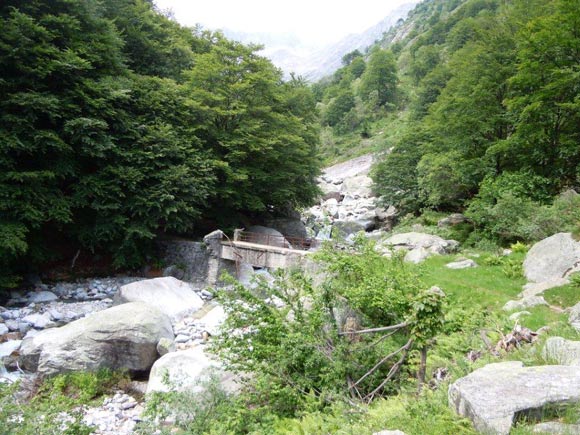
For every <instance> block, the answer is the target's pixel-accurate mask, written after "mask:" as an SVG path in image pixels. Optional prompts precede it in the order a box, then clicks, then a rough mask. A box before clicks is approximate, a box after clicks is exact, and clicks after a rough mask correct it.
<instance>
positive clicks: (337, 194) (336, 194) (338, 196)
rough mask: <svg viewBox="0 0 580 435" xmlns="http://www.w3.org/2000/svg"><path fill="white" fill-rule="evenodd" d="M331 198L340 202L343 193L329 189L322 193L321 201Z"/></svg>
mask: <svg viewBox="0 0 580 435" xmlns="http://www.w3.org/2000/svg"><path fill="white" fill-rule="evenodd" d="M331 198H333V199H336V201H337V202H340V201H342V200H343V199H344V195H343V194H342V193H340V192H339V191H337V190H331V191H328V192H326V193H325V194H324V196H323V197H322V201H328V200H329V199H331Z"/></svg>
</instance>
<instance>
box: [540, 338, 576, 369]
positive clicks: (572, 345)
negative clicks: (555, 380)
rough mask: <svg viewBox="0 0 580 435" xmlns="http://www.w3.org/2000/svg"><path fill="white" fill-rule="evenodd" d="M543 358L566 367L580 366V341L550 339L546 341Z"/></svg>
mask: <svg viewBox="0 0 580 435" xmlns="http://www.w3.org/2000/svg"><path fill="white" fill-rule="evenodd" d="M542 357H543V358H545V359H546V360H547V361H548V362H555V363H557V364H560V365H564V366H580V341H572V340H566V339H564V338H562V337H550V338H548V339H547V340H546V344H545V345H544V349H543V350H542Z"/></svg>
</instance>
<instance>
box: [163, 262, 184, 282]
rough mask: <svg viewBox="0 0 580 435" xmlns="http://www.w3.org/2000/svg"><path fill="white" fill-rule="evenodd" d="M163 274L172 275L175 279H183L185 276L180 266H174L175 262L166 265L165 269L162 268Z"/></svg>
mask: <svg viewBox="0 0 580 435" xmlns="http://www.w3.org/2000/svg"><path fill="white" fill-rule="evenodd" d="M162 275H163V276H172V277H173V278H176V279H183V278H185V270H183V269H182V268H181V267H179V266H176V265H175V264H173V265H171V266H168V267H166V268H165V269H163V273H162Z"/></svg>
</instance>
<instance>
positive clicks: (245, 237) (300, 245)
mask: <svg viewBox="0 0 580 435" xmlns="http://www.w3.org/2000/svg"><path fill="white" fill-rule="evenodd" d="M234 242H247V243H255V244H257V245H266V246H275V247H278V248H288V249H297V250H300V251H308V250H309V249H311V248H315V247H318V246H319V244H320V242H319V241H318V240H316V239H311V238H301V237H285V236H281V235H274V234H264V233H252V232H248V231H243V230H235V232H234Z"/></svg>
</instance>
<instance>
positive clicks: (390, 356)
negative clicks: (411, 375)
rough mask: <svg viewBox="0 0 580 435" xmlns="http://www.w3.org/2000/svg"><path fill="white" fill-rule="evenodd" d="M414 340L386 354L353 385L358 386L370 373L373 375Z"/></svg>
mask: <svg viewBox="0 0 580 435" xmlns="http://www.w3.org/2000/svg"><path fill="white" fill-rule="evenodd" d="M412 342H413V340H412V339H409V341H407V343H405V345H403V346H402V347H400V348H399V349H397V350H395V351H394V352H391V353H390V354H388V355H387V356H385V357H384V358H383V359H381V360H380V361H379V362H378V363H376V364H375V366H374V367H373V368H372V369H370V370H369V371H368V372H366V373H365V374H364V375H363V376H362V377H361V378H360V379H359V380H358V381H356V382H355V383H354V385H353V387H356V386H357V385H359V384H360V383H361V382H362V381H364V380H365V379H366V378H367V377H369V376H370V375H372V374H373V373H374V372H375V371H376V370H377V369H378V368H379V367H380V366H382V365H383V364H384V363H386V362H387V361H388V360H389V359H391V358H392V357H394V356H395V355H397V354H398V353H400V352H403V351H404V350H406V349H408V346H410V343H412Z"/></svg>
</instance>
